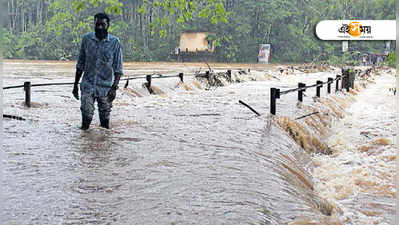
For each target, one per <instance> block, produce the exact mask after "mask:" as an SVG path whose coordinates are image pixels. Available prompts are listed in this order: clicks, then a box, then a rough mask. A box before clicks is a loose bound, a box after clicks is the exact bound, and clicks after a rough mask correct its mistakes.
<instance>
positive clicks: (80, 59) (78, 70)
mask: <svg viewBox="0 0 399 225" xmlns="http://www.w3.org/2000/svg"><path fill="white" fill-rule="evenodd" d="M84 43H85V39H84V37H83V40H82V44H81V45H80V50H79V56H78V62H77V63H76V73H75V83H74V84H73V90H72V94H73V96H74V97H75V98H76V100H79V88H78V84H79V81H80V78H81V77H82V74H83V70H84V66H85V61H86V52H85V49H84V48H85V46H84Z"/></svg>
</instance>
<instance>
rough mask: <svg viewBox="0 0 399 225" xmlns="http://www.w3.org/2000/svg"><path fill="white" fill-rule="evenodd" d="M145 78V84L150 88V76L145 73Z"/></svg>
mask: <svg viewBox="0 0 399 225" xmlns="http://www.w3.org/2000/svg"><path fill="white" fill-rule="evenodd" d="M145 79H146V80H147V85H148V87H149V88H150V87H151V80H152V76H151V75H147V76H146V77H145Z"/></svg>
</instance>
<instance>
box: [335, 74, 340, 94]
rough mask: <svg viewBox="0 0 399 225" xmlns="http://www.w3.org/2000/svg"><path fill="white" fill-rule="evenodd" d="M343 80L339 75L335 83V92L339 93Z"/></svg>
mask: <svg viewBox="0 0 399 225" xmlns="http://www.w3.org/2000/svg"><path fill="white" fill-rule="evenodd" d="M340 79H341V76H340V75H337V80H336V81H335V92H337V91H339V80H340Z"/></svg>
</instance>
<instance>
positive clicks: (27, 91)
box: [3, 70, 231, 107]
mask: <svg viewBox="0 0 399 225" xmlns="http://www.w3.org/2000/svg"><path fill="white" fill-rule="evenodd" d="M226 73H227V74H228V75H229V76H230V78H231V70H227V72H226ZM184 76H199V77H206V78H208V79H210V77H211V73H210V72H209V71H206V72H205V73H196V74H186V75H184V74H183V73H179V74H178V75H162V74H150V75H144V76H135V77H128V78H123V79H121V81H126V83H125V85H124V87H125V88H127V87H128V85H129V80H136V79H146V80H147V83H146V84H145V85H146V88H147V89H148V91H149V92H150V94H152V93H153V91H152V88H151V83H152V79H159V78H171V77H178V78H179V79H180V81H181V82H183V81H184ZM73 84H74V83H45V84H31V82H30V81H26V82H24V84H23V85H16V86H8V87H3V90H6V89H14V88H24V91H25V105H26V106H27V107H31V88H32V87H42V86H55V85H73Z"/></svg>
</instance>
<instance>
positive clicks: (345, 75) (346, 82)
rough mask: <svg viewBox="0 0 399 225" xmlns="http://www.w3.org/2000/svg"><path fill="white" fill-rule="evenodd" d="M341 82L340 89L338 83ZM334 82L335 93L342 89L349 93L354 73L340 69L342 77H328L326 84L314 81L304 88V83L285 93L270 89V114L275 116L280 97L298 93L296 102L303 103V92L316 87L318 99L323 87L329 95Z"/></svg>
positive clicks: (352, 86) (352, 85)
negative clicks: (324, 86) (325, 87)
mask: <svg viewBox="0 0 399 225" xmlns="http://www.w3.org/2000/svg"><path fill="white" fill-rule="evenodd" d="M340 80H341V87H340V85H339V81H340ZM334 81H335V92H337V91H340V90H342V89H346V91H349V88H352V89H353V88H354V81H355V73H354V72H353V71H350V70H349V69H342V75H337V76H336V78H335V79H334V78H331V77H329V78H328V80H327V81H326V82H323V81H320V80H318V81H316V84H313V85H309V86H306V84H304V83H298V88H294V89H289V90H285V91H280V89H279V88H273V87H272V88H270V114H272V115H276V100H277V99H279V98H280V96H281V95H284V94H288V93H291V92H296V91H297V92H298V101H300V102H303V92H305V91H306V89H308V88H313V87H316V97H319V98H320V91H321V88H322V87H323V85H325V84H327V93H328V94H330V93H331V84H332V83H334Z"/></svg>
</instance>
